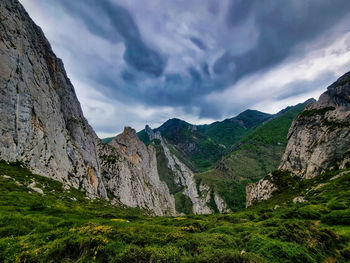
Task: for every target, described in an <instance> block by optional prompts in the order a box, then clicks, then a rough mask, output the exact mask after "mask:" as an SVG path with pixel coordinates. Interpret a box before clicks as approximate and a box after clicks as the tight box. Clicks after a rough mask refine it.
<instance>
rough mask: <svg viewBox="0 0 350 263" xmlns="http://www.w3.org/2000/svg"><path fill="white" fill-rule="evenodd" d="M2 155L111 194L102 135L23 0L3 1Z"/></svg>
mask: <svg viewBox="0 0 350 263" xmlns="http://www.w3.org/2000/svg"><path fill="white" fill-rule="evenodd" d="M0 88H1V92H0V116H1V118H0V129H1V136H0V158H1V159H4V160H7V161H22V162H25V163H27V164H28V165H29V166H30V167H31V169H32V170H33V171H35V172H36V173H39V174H42V175H45V176H48V177H51V178H54V179H56V180H59V181H62V182H64V183H66V184H69V185H72V186H74V187H76V188H78V187H82V188H84V189H85V190H86V191H87V192H88V193H89V194H90V195H99V196H102V197H106V190H105V187H104V185H103V183H102V180H101V175H100V172H99V171H100V169H99V161H98V153H97V151H96V142H97V136H96V134H95V133H94V131H93V130H92V128H91V127H90V125H89V124H88V123H87V121H86V119H85V118H84V116H83V113H82V110H81V107H80V104H79V102H78V100H77V97H76V95H75V92H74V88H73V86H72V84H71V82H70V80H69V79H68V77H67V75H66V72H65V70H64V67H63V63H62V61H61V60H60V59H58V58H57V57H56V56H55V54H54V53H53V51H52V49H51V47H50V44H49V42H48V41H47V39H46V38H45V36H44V34H43V32H42V31H41V29H40V28H39V27H37V26H36V25H35V24H34V22H33V21H32V20H31V19H30V18H29V16H28V14H27V13H26V11H25V10H24V9H23V7H22V6H21V5H20V4H19V3H18V1H17V0H3V1H1V3H0Z"/></svg>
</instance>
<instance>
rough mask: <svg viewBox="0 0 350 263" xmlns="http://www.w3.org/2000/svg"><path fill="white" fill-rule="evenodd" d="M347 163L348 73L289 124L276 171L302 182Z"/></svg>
mask: <svg viewBox="0 0 350 263" xmlns="http://www.w3.org/2000/svg"><path fill="white" fill-rule="evenodd" d="M346 164H350V72H349V73H347V74H345V75H344V76H342V77H341V78H339V79H338V80H337V81H336V82H335V83H333V84H332V85H331V86H329V87H328V89H327V91H326V92H325V93H323V94H322V95H321V96H320V98H319V100H318V102H317V103H312V104H310V105H309V106H308V107H307V108H306V109H305V110H304V112H302V113H301V114H300V115H299V117H298V118H297V119H296V120H295V121H294V122H293V124H292V126H291V128H290V130H289V134H288V145H287V148H286V151H285V153H284V155H283V158H282V162H281V165H280V167H279V168H280V169H283V170H289V171H291V172H292V173H293V174H295V175H298V176H300V177H303V178H305V179H309V178H312V177H314V176H316V175H317V174H319V173H321V172H322V171H325V170H329V169H335V168H344V167H345V165H346Z"/></svg>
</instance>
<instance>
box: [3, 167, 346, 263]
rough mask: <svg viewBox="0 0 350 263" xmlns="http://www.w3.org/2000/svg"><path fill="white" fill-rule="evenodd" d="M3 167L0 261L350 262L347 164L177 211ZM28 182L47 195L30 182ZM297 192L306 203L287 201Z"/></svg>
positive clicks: (20, 169)
mask: <svg viewBox="0 0 350 263" xmlns="http://www.w3.org/2000/svg"><path fill="white" fill-rule="evenodd" d="M0 175H1V176H0V261H1V262H303V263H304V262H315V263H316V262H349V260H350V226H349V225H348V224H349V212H350V209H349V207H350V191H349V189H350V170H347V171H333V172H329V173H325V174H323V175H320V176H318V177H316V178H314V179H312V180H309V181H305V182H303V183H300V182H297V183H295V184H294V185H293V186H291V187H288V188H286V189H285V191H282V192H278V193H276V194H275V195H274V197H273V198H272V199H270V200H268V201H264V202H262V203H259V204H257V205H256V206H254V207H251V208H249V209H245V210H242V211H240V212H237V213H235V214H214V215H207V216H197V215H188V216H183V217H150V216H149V215H147V214H146V213H144V212H142V211H140V210H138V209H130V208H122V207H119V208H118V207H113V206H111V205H110V204H109V203H108V202H106V201H103V200H99V199H95V200H89V199H86V198H85V197H84V194H83V193H82V192H80V191H78V190H76V189H73V188H71V189H69V190H66V191H65V190H63V187H62V185H61V184H60V183H59V182H56V181H53V180H51V179H48V178H44V177H40V176H37V175H34V174H32V173H30V172H29V171H27V170H26V169H24V168H21V165H20V164H6V163H5V162H0ZM336 175H338V178H336V179H334V180H330V178H334V176H336ZM33 180H34V181H35V182H36V186H37V187H38V188H41V189H43V191H44V195H41V194H39V193H36V192H35V191H32V190H31V189H30V188H28V187H27V185H28V184H29V183H30V182H31V181H33ZM299 195H303V196H305V198H306V199H307V200H308V202H306V203H297V204H294V203H293V202H292V199H293V198H294V197H295V196H299ZM277 205H278V206H277Z"/></svg>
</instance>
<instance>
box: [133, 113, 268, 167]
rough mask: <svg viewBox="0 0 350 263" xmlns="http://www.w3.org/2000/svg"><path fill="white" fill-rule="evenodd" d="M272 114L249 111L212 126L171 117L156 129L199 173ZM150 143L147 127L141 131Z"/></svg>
mask: <svg viewBox="0 0 350 263" xmlns="http://www.w3.org/2000/svg"><path fill="white" fill-rule="evenodd" d="M270 117H271V115H270V114H266V113H263V112H259V111H255V110H247V111H244V112H242V113H241V114H239V115H238V116H236V117H234V118H231V119H226V120H224V121H221V122H214V123H212V124H210V125H195V126H194V125H192V124H189V123H187V122H185V121H183V120H179V119H170V120H168V121H166V122H165V123H164V124H163V125H162V126H160V127H159V128H157V129H155V131H160V132H161V134H162V136H163V137H164V138H165V139H166V140H167V142H168V143H169V144H171V145H172V146H173V148H174V149H175V154H176V156H177V157H178V158H179V159H180V160H182V161H183V162H184V163H185V164H186V165H187V166H188V167H189V168H190V169H192V170H193V171H195V172H204V171H207V170H209V169H211V168H213V165H214V164H215V163H216V162H217V161H219V160H220V159H221V158H222V157H223V156H224V155H226V154H227V153H228V152H229V150H230V148H231V146H232V145H233V144H235V143H237V142H239V141H240V140H242V139H243V138H244V137H245V136H246V135H247V134H248V133H249V132H251V131H252V130H253V129H254V128H255V127H257V126H258V125H260V124H261V123H263V122H264V121H266V120H267V119H269V118H270ZM138 136H139V138H140V140H142V141H143V142H144V143H145V144H146V145H148V144H149V138H148V136H147V133H146V131H145V130H142V131H140V132H138Z"/></svg>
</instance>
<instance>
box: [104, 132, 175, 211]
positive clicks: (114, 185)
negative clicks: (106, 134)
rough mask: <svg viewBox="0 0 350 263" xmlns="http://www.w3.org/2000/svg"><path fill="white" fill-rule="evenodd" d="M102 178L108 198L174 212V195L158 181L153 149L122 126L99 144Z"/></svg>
mask: <svg viewBox="0 0 350 263" xmlns="http://www.w3.org/2000/svg"><path fill="white" fill-rule="evenodd" d="M99 152H100V157H101V169H102V174H103V181H104V183H105V185H106V188H107V190H108V192H109V193H110V195H111V199H113V200H114V201H116V202H120V203H122V204H124V205H127V206H130V207H141V208H145V209H148V210H150V211H153V212H154V213H155V214H156V215H175V214H176V210H175V200H174V196H172V195H170V193H169V189H168V187H167V185H166V184H165V183H164V182H162V181H160V179H159V175H158V171H157V160H156V152H155V149H154V148H153V147H152V146H148V147H147V146H146V145H145V144H144V143H143V142H142V141H140V139H139V138H138V137H137V134H136V132H135V130H134V129H132V128H130V127H126V128H125V129H124V132H123V133H122V134H120V135H118V136H116V137H115V138H114V139H113V140H112V141H111V142H110V143H109V145H104V144H101V145H100V151H99Z"/></svg>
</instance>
